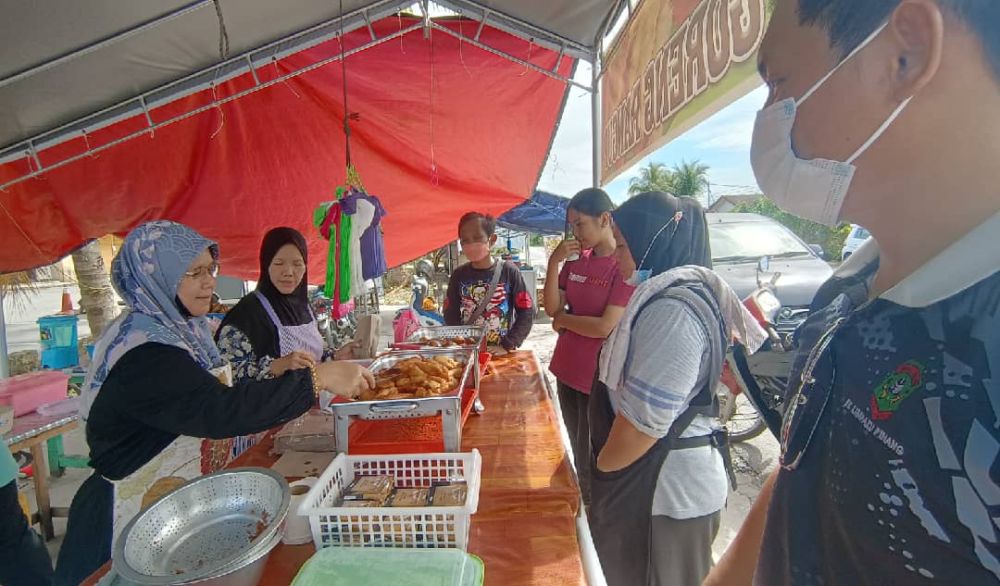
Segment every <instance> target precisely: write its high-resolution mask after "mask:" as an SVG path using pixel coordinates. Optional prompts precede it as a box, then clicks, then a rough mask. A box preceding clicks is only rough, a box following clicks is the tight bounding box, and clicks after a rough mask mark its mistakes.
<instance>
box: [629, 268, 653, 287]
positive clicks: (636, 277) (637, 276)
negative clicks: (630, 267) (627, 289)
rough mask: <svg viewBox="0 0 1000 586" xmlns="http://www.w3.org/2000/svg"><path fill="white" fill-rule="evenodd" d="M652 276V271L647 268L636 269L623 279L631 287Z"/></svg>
mask: <svg viewBox="0 0 1000 586" xmlns="http://www.w3.org/2000/svg"><path fill="white" fill-rule="evenodd" d="M652 276H653V271H651V270H649V269H636V270H635V272H633V273H632V276H631V277H629V278H628V279H627V280H626V281H625V284H626V285H630V286H632V287H638V286H639V285H642V284H643V283H645V282H646V281H648V280H649V279H650V277H652Z"/></svg>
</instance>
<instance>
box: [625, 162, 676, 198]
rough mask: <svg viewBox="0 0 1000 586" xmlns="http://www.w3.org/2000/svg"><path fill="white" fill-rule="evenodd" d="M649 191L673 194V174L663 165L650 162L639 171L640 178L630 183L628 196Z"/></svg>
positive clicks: (634, 178)
mask: <svg viewBox="0 0 1000 586" xmlns="http://www.w3.org/2000/svg"><path fill="white" fill-rule="evenodd" d="M647 191H665V192H667V193H672V192H673V174H672V173H671V172H670V169H667V166H666V165H664V164H663V163H654V162H653V161H650V162H649V163H647V164H646V165H645V166H644V167H641V168H640V169H639V176H638V177H633V178H632V179H630V180H629V182H628V194H629V195H630V196H632V195H638V194H640V193H645V192H647Z"/></svg>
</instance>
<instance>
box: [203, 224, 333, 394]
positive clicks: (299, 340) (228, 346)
mask: <svg viewBox="0 0 1000 586" xmlns="http://www.w3.org/2000/svg"><path fill="white" fill-rule="evenodd" d="M308 260H309V250H308V247H307V245H306V239H305V238H304V237H303V236H302V234H300V233H299V232H298V231H297V230H294V229H292V228H275V229H273V230H271V231H270V232H268V233H267V234H266V235H265V236H264V241H263V242H262V243H261V247H260V277H259V279H258V281H257V290H256V291H254V292H253V293H251V294H249V295H247V296H246V297H244V298H243V299H242V300H241V301H240V302H239V303H237V304H236V307H234V308H233V309H232V310H231V311H230V312H229V313H228V314H227V315H226V318H225V319H224V320H223V322H222V325H221V326H220V327H219V331H218V332H217V333H216V341H217V343H218V345H219V350H220V352H221V353H222V356H223V358H225V359H226V360H228V361H229V362H230V363H231V364H232V366H233V376H234V378H235V379H236V380H243V379H254V380H265V379H269V378H274V377H278V376H281V375H282V374H284V373H285V372H287V371H289V370H296V369H299V368H308V367H310V366H313V365H315V364H316V363H318V362H320V361H321V360H322V359H323V357H324V353H325V352H326V348H325V347H324V342H323V338H322V336H320V333H319V329H318V328H317V326H316V318H315V316H314V315H313V312H312V308H311V307H310V306H309V295H308V292H307V289H308V286H309V284H308V283H309V282H308V278H307V277H308V272H307V266H308Z"/></svg>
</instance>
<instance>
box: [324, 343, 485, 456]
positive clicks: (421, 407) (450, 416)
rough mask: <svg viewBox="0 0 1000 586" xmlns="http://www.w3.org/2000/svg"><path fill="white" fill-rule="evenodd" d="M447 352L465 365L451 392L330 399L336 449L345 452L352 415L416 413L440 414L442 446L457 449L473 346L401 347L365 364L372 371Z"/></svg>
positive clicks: (474, 360)
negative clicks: (376, 399) (333, 400)
mask: <svg viewBox="0 0 1000 586" xmlns="http://www.w3.org/2000/svg"><path fill="white" fill-rule="evenodd" d="M437 356H447V357H448V358H452V359H454V360H456V361H459V362H465V369H464V370H463V371H462V375H461V377H460V379H459V381H458V382H459V384H458V386H457V387H456V388H455V389H453V390H452V391H451V392H449V393H446V394H444V395H437V396H434V397H419V398H413V399H386V400H379V401H350V400H346V399H343V400H337V401H335V402H333V403H330V410H332V411H333V415H334V427H335V435H336V441H337V451H338V452H343V453H347V451H348V450H347V448H348V441H349V440H348V436H349V430H350V427H351V421H352V420H353V419H354V418H357V419H365V420H386V419H411V418H417V417H433V416H437V415H439V414H440V415H441V416H442V424H441V426H442V429H443V430H444V446H445V450H446V451H449V452H457V451H458V449H459V446H460V445H461V442H462V394H463V392H464V391H465V387H466V383H467V382H468V380H469V375H470V373H471V372H472V371H473V370H474V369H475V367H476V365H477V364H478V362H479V361H478V356H477V355H476V350H475V349H474V348H434V349H426V350H404V351H397V352H390V353H388V354H383V355H382V356H379V357H378V358H376V359H375V360H374V361H373V362H372V363H371V366H369V367H368V368H369V370H371V371H372V373H374V374H376V375H377V374H378V372H379V371H382V370H387V369H389V368H392V367H393V366H394V365H395V364H396V363H398V362H402V361H403V360H407V359H409V358H434V357H437Z"/></svg>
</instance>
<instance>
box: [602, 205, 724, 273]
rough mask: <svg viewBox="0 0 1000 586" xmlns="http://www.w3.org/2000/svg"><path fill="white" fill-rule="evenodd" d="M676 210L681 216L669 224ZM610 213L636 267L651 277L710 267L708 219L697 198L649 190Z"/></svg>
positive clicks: (710, 253) (675, 214) (675, 215)
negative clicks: (676, 269)
mask: <svg viewBox="0 0 1000 586" xmlns="http://www.w3.org/2000/svg"><path fill="white" fill-rule="evenodd" d="M677 212H681V213H682V214H683V216H682V217H681V219H680V221H679V222H676V223H671V220H672V219H674V218H675V217H677ZM611 215H612V217H613V218H614V220H615V225H617V226H618V230H619V231H620V232H621V233H622V235H623V236H624V237H625V242H626V243H627V244H628V247H629V251H630V252H631V253H632V258H633V259H635V263H636V269H637V270H638V269H649V270H651V271H652V274H653V276H654V277H655V276H656V275H659V274H660V273H665V272H667V271H669V270H670V269H673V268H676V267H680V266H685V265H697V266H701V267H706V268H712V252H711V249H710V247H709V239H708V222H707V221H706V220H705V210H704V209H702V207H701V204H699V203H698V200H696V199H694V198H691V197H674V196H672V195H668V194H666V193H662V192H659V191H651V192H647V193H640V194H639V195H636V196H634V197H632V198H630V199H629V200H628V201H626V202H625V203H623V204H622V205H621V206H619V207H618V209H617V210H615V211H614V212H612V214H611ZM668 223H670V225H667V224H668ZM664 226H666V229H663V227H664ZM661 229H663V230H662V231H661ZM650 244H652V246H651V245H650ZM647 250H648V251H649V252H648V254H647V253H646V251H647ZM643 255H645V257H646V258H645V262H643ZM640 263H642V266H640Z"/></svg>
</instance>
